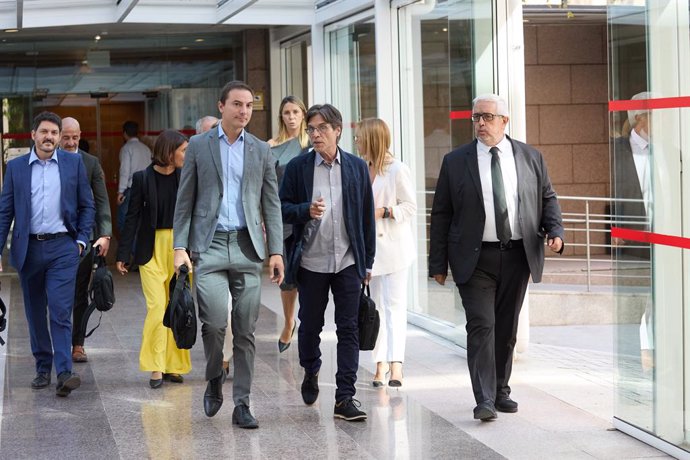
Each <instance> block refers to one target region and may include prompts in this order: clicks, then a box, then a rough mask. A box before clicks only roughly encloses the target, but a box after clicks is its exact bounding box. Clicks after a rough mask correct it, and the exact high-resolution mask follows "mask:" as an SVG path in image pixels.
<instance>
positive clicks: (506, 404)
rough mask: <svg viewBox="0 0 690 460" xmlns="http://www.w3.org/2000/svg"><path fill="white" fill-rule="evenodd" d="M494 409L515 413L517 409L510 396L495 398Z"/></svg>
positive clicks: (516, 404)
mask: <svg viewBox="0 0 690 460" xmlns="http://www.w3.org/2000/svg"><path fill="white" fill-rule="evenodd" d="M496 410H497V411H499V412H508V413H511V414H512V413H515V412H517V411H518V403H516V402H515V401H513V400H512V399H510V396H505V397H503V398H497V399H496Z"/></svg>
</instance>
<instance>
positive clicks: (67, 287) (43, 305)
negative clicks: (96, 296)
mask: <svg viewBox="0 0 690 460" xmlns="http://www.w3.org/2000/svg"><path fill="white" fill-rule="evenodd" d="M61 128H62V120H61V119H60V117H59V116H57V115H56V114H54V113H51V112H42V113H40V114H39V115H37V116H36V118H35V119H34V123H33V129H32V131H31V137H32V139H33V140H34V143H35V145H34V148H32V149H31V152H30V153H28V154H26V155H22V156H20V157H18V158H16V159H14V160H12V161H10V162H9V163H7V171H6V173H5V182H4V185H3V189H2V195H1V196H0V247H3V246H4V245H5V242H6V241H7V234H8V233H9V229H10V224H11V223H12V220H14V229H13V231H12V248H11V250H10V255H11V258H12V264H13V265H14V266H15V268H16V269H17V272H18V273H19V280H20V282H21V286H22V292H23V294H24V309H25V312H26V319H27V322H28V324H29V336H30V338H31V351H32V353H33V355H34V359H35V360H36V377H35V378H34V380H33V381H32V382H31V388H34V389H40V388H45V387H47V386H48V385H49V384H50V376H51V371H52V366H53V363H54V364H55V370H56V373H57V387H56V394H57V395H58V396H63V397H64V396H68V395H69V394H70V393H71V392H72V390H74V389H76V388H78V387H79V386H80V385H81V379H80V378H79V376H78V375H77V374H75V373H73V372H72V354H71V348H72V347H71V345H72V321H71V318H72V303H73V300H74V285H75V279H76V274H77V267H78V265H79V257H80V255H81V253H82V252H83V251H84V249H85V247H86V241H89V236H90V233H91V230H92V227H93V224H94V218H95V214H96V208H95V205H94V200H93V194H92V192H91V188H90V186H89V183H88V181H87V179H86V170H85V167H84V162H83V160H82V159H81V156H79V155H72V154H70V153H67V152H64V151H62V150H59V149H58V148H57V146H58V142H59V140H60V131H61ZM0 271H2V264H1V263H0ZM48 293H50V296H49V295H48ZM46 309H47V311H46ZM47 312H49V313H50V315H49V316H50V332H49V329H48V315H47Z"/></svg>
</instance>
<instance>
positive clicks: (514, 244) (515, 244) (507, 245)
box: [482, 240, 522, 251]
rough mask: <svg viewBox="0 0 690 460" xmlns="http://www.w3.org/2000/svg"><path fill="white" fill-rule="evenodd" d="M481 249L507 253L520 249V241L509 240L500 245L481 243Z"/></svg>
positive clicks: (498, 243)
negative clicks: (498, 250)
mask: <svg viewBox="0 0 690 460" xmlns="http://www.w3.org/2000/svg"><path fill="white" fill-rule="evenodd" d="M482 247H483V248H495V249H500V250H501V251H507V250H508V249H514V248H521V247H522V240H510V241H508V242H507V243H501V242H500V241H482Z"/></svg>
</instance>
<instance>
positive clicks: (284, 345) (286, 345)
mask: <svg viewBox="0 0 690 460" xmlns="http://www.w3.org/2000/svg"><path fill="white" fill-rule="evenodd" d="M296 327H297V321H295V324H293V325H292V332H290V341H289V342H288V343H284V342H281V341H280V338H278V352H280V353H282V352H284V351H285V350H287V349H288V348H290V344H291V343H292V336H293V335H295V328H296Z"/></svg>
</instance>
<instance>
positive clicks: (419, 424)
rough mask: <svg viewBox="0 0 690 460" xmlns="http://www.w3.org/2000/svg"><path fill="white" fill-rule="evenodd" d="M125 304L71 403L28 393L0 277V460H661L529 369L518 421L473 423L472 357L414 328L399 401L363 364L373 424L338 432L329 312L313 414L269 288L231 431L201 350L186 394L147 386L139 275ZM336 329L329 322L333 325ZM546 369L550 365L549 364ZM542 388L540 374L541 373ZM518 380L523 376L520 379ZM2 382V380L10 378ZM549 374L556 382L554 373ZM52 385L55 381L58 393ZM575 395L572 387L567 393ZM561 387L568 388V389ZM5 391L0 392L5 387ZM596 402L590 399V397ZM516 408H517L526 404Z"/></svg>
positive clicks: (19, 319)
mask: <svg viewBox="0 0 690 460" xmlns="http://www.w3.org/2000/svg"><path fill="white" fill-rule="evenodd" d="M116 283H117V304H116V306H115V308H114V309H113V310H112V311H111V312H108V313H106V314H105V315H104V316H103V323H102V325H101V327H100V329H98V330H97V331H96V333H95V334H94V335H93V336H92V337H91V338H90V339H88V340H87V343H86V351H87V353H88V355H89V363H86V364H75V370H76V371H77V372H79V373H80V375H81V376H82V382H83V384H82V387H81V388H79V389H78V390H76V391H75V392H73V393H72V395H70V396H69V397H68V398H58V397H56V396H55V392H54V386H53V385H51V387H49V388H48V389H43V390H32V389H31V388H30V387H29V382H30V381H31V379H32V378H33V373H34V365H33V358H32V357H31V354H30V351H29V343H28V333H27V327H26V320H25V317H24V312H23V304H22V300H21V293H20V292H19V287H18V283H17V281H16V280H15V279H12V278H4V280H3V297H4V298H5V299H8V297H7V296H8V293H7V287H8V286H9V289H10V293H9V304H10V326H9V343H8V346H7V348H6V350H5V351H6V356H5V357H4V358H3V357H2V356H0V366H2V363H3V359H5V360H6V364H5V367H4V370H3V368H2V367H0V377H3V378H2V381H3V382H4V392H3V393H4V397H3V398H2V402H1V403H0V411H1V414H2V417H1V427H0V459H3V460H4V459H8V460H9V459H24V458H26V459H53V458H74V459H82V458H83V459H118V458H122V459H141V458H154V459H158V458H161V459H194V458H209V457H211V456H215V457H218V458H243V459H245V458H257V459H283V458H284V459H324V458H328V459H351V458H353V459H355V458H356V459H360V458H361V459H364V458H366V459H433V458H439V459H492V458H520V459H533V458H545V459H546V458H556V457H559V458H588V459H591V458H602V459H603V458H643V457H644V458H656V457H663V456H664V455H663V454H662V453H660V452H659V451H657V450H655V449H653V448H651V447H648V446H646V445H645V444H642V443H640V442H639V441H637V440H634V439H632V438H630V437H628V436H626V435H624V434H622V433H620V432H616V431H612V430H611V429H610V421H609V420H606V419H604V418H601V417H599V416H597V415H596V414H594V413H592V411H588V410H586V409H581V408H579V407H574V406H573V405H572V404H570V403H568V402H567V401H565V400H564V399H566V398H559V397H556V396H554V395H553V394H550V393H549V389H550V387H549V380H548V379H543V380H540V381H539V385H537V384H536V383H534V382H532V381H530V379H529V378H527V376H528V374H527V371H528V369H527V368H523V366H522V365H521V364H520V363H519V362H518V363H516V366H515V373H516V374H518V377H517V378H516V379H515V380H516V384H515V385H514V394H516V395H520V402H521V406H520V412H519V413H518V414H500V415H499V419H498V420H497V421H496V422H493V423H479V422H477V421H475V420H473V419H472V407H473V401H472V393H471V389H470V386H469V378H468V376H467V369H466V368H467V363H466V360H465V359H464V357H463V353H462V352H461V351H460V349H458V348H457V347H455V346H454V345H452V344H449V343H447V342H445V341H443V340H440V339H438V338H436V337H434V336H432V335H430V334H429V333H427V332H425V331H422V330H420V329H417V328H414V327H412V326H410V328H409V329H408V351H407V359H406V363H405V379H404V385H403V387H402V388H401V389H393V388H388V387H385V388H381V389H375V388H373V387H372V386H371V377H372V374H371V371H372V370H373V364H372V363H371V361H370V357H369V356H368V354H367V353H363V354H362V356H361V360H360V365H361V367H360V371H359V374H358V377H359V381H358V383H357V396H356V397H357V399H359V400H360V401H361V403H362V409H363V410H365V411H366V412H368V414H369V418H368V420H367V421H366V422H363V423H350V422H345V421H341V420H334V419H333V402H334V401H333V397H334V391H335V386H334V380H335V378H334V373H335V369H334V362H335V332H334V327H333V326H332V324H330V323H332V306H331V311H330V313H329V314H327V327H326V329H325V330H324V333H323V335H322V340H323V343H322V345H323V348H322V351H323V360H324V365H323V368H322V372H321V378H320V384H321V394H320V396H319V399H318V401H317V403H316V404H315V405H314V406H311V407H307V406H305V405H304V404H303V402H302V399H301V396H300V392H299V385H300V383H301V380H302V370H301V368H300V366H299V361H298V356H297V347H296V346H294V345H293V346H292V347H290V348H289V349H288V350H287V351H286V352H285V353H282V354H280V353H278V349H277V344H276V340H277V336H278V332H279V331H280V329H281V327H282V316H281V315H282V313H280V306H279V305H280V304H279V297H278V290H277V288H276V287H275V286H271V285H268V284H266V285H265V286H264V288H263V302H264V304H265V305H266V306H263V307H262V309H261V312H260V318H259V322H258V329H257V334H256V337H257V357H256V368H255V377H254V386H253V391H252V404H251V408H252V411H253V413H254V415H255V416H256V417H257V419H258V421H259V424H260V428H259V429H258V430H242V429H239V428H237V427H234V426H233V425H232V424H231V414H232V403H231V401H232V399H231V397H230V394H231V386H230V384H229V383H228V384H226V385H225V395H226V405H225V406H223V408H222V409H221V411H220V412H219V413H218V415H216V416H215V417H213V418H207V417H206V416H205V415H204V413H203V408H202V395H203V392H204V389H205V385H206V384H205V382H204V378H203V366H204V357H203V347H202V343H201V338H200V336H199V338H198V342H197V345H196V346H195V347H194V349H193V350H192V361H193V366H194V367H193V370H192V372H191V373H190V374H189V375H188V376H186V380H185V383H184V384H181V385H180V384H172V383H166V384H164V386H163V388H162V389H160V390H153V389H150V388H149V387H148V378H149V375H148V374H147V373H143V372H140V371H139V370H138V350H139V345H140V340H141V339H140V333H141V328H142V325H143V319H144V314H145V307H144V301H143V296H142V294H141V291H140V287H139V280H138V276H137V274H130V275H128V276H127V277H125V278H121V277H119V276H118V277H117V279H116ZM329 318H330V320H329ZM542 362H546V361H542ZM531 366H532V368H531V369H532V371H530V372H531V373H532V374H531V375H532V376H534V375H538V374H536V373H537V372H538V371H539V370H538V368H535V367H534V366H535V364H534V363H532V364H531ZM521 372H522V373H524V374H522V376H520V374H521ZM3 373H4V376H3ZM552 375H555V374H553V373H552ZM54 381H55V376H54V375H53V382H54ZM566 385H567V384H566ZM562 386H563V384H562V383H561V387H559V388H560V389H561V390H563V388H562ZM1 387H2V385H0V388H1ZM585 391H587V390H585ZM516 399H517V397H516Z"/></svg>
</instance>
